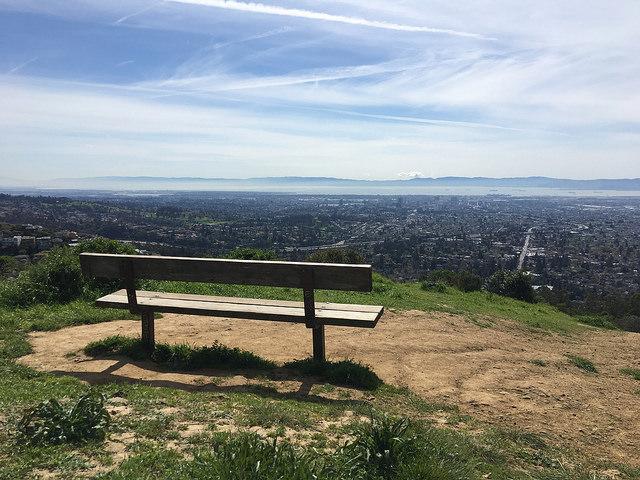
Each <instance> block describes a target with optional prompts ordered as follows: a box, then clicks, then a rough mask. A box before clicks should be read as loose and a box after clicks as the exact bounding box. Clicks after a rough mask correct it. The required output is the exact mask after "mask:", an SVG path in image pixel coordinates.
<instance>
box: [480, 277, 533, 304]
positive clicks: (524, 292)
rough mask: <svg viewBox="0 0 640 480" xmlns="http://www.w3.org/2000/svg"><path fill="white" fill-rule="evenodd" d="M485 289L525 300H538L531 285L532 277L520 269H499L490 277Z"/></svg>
mask: <svg viewBox="0 0 640 480" xmlns="http://www.w3.org/2000/svg"><path fill="white" fill-rule="evenodd" d="M485 289H486V290H487V291H489V292H491V293H495V294H497V295H502V296H504V297H510V298H514V299H516V300H522V301H524V302H529V303H535V301H536V296H535V291H534V290H533V286H532V285H531V277H530V276H529V275H527V274H526V273H523V272H520V271H518V272H509V271H506V270H499V271H497V272H496V273H494V274H493V275H491V277H489V279H488V280H487V283H486V284H485Z"/></svg>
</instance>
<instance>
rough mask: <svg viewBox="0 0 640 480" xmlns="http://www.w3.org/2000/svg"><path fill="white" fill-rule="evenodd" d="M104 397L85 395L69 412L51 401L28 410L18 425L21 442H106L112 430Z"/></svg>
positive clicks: (32, 443)
mask: <svg viewBox="0 0 640 480" xmlns="http://www.w3.org/2000/svg"><path fill="white" fill-rule="evenodd" d="M109 420H110V416H109V412H107V409H106V408H105V406H104V397H102V396H100V395H91V394H87V395H83V396H82V397H80V399H78V401H77V402H76V403H75V404H73V405H72V406H70V407H69V408H65V407H63V406H62V405H61V404H60V402H59V401H58V400H56V399H50V400H47V401H46V402H43V403H41V404H39V405H37V406H36V407H34V408H31V409H29V410H27V411H26V412H25V413H24V415H23V416H22V418H21V419H20V421H19V422H18V434H19V441H20V442H22V443H27V444H30V445H58V444H61V443H76V442H84V441H89V440H104V437H105V435H106V432H107V428H108V426H109Z"/></svg>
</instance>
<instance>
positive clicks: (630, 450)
mask: <svg viewBox="0 0 640 480" xmlns="http://www.w3.org/2000/svg"><path fill="white" fill-rule="evenodd" d="M139 331H140V323H139V322H138V321H114V322H110V323H102V324H97V325H86V326H79V327H72V328H67V329H63V330H60V331H57V332H43V333H34V334H32V335H31V336H30V341H31V343H32V345H33V349H34V353H32V354H30V355H28V356H25V357H23V358H22V359H21V361H22V362H23V363H25V364H27V365H30V366H33V367H35V368H37V369H41V370H47V371H52V372H57V373H61V374H70V375H75V376H78V377H80V378H82V379H83V380H86V381H89V382H92V383H94V382H105V381H143V382H145V383H149V384H151V385H163V386H171V387H176V388H187V389H199V388H208V386H211V387H213V386H214V385H215V388H223V387H225V386H227V387H229V388H232V387H239V386H242V385H246V384H247V383H250V382H252V381H255V380H254V379H253V380H252V379H251V378H248V377H247V376H244V375H242V374H236V373H234V374H232V375H229V374H226V376H225V374H224V373H222V374H221V373H220V372H207V371H200V372H197V373H175V372H162V371H158V370H157V369H155V368H154V367H153V366H152V365H151V364H150V363H145V362H142V363H140V362H137V363H135V364H134V363H130V362H127V361H125V360H105V359H100V360H96V359H92V358H87V357H85V356H84V355H82V353H79V354H77V355H73V352H78V351H80V350H81V349H82V348H83V347H84V346H85V345H86V344H87V343H89V342H91V341H94V340H97V339H100V338H104V337H107V336H109V335H116V334H119V335H137V334H138V333H139ZM156 338H157V341H159V342H170V343H180V342H186V343H190V344H193V345H208V344H211V343H213V342H214V341H216V340H217V341H219V342H221V343H223V344H225V345H228V346H233V347H236V346H237V347H240V348H242V349H246V350H250V351H253V352H255V353H257V354H259V355H261V356H263V357H265V358H269V359H272V360H275V361H279V362H284V361H287V360H292V359H295V358H303V357H306V356H309V355H310V348H311V334H310V332H309V331H307V330H306V329H305V327H304V326H303V325H291V324H282V323H270V322H259V321H247V320H232V319H218V318H215V319H214V318H208V317H194V316H180V315H165V316H164V317H163V318H162V319H160V320H157V321H156ZM326 342H327V354H328V356H329V358H330V359H342V358H351V359H354V360H358V361H361V362H363V363H366V364H368V365H370V366H371V367H373V369H374V370H375V372H376V373H377V374H378V375H379V376H380V377H381V378H382V379H383V380H384V381H385V382H387V383H390V384H394V385H398V386H408V387H409V388H411V389H412V390H413V391H414V392H416V393H418V394H419V395H421V396H422V397H424V398H425V399H427V400H428V401H431V402H444V403H449V404H455V405H458V406H459V407H460V410H461V412H462V413H467V414H470V415H472V416H474V417H476V418H480V419H483V420H487V421H490V422H492V423H495V424H498V425H501V426H507V427H515V428H521V429H523V430H526V431H529V432H535V433H538V434H542V435H544V436H545V437H546V438H548V439H549V440H550V441H552V442H554V443H559V444H565V445H570V446H572V447H575V448H576V449H578V450H580V451H582V452H584V453H586V454H588V455H592V456H593V457H594V458H600V459H606V460H609V461H620V462H624V463H626V464H629V465H634V466H640V455H638V451H640V415H639V412H640V382H638V381H635V380H633V379H632V378H631V377H629V376H627V375H624V374H622V373H620V369H621V368H629V367H633V368H640V334H633V333H626V332H609V331H601V330H588V331H586V332H585V333H576V334H572V335H571V336H565V335H558V334H548V333H544V332H542V333H537V332H533V333H532V332H531V331H529V330H527V329H525V328H523V327H521V326H520V325H518V324H515V323H512V322H507V321H498V322H493V325H492V326H490V327H486V326H480V325H477V324H475V323H473V322H470V321H468V320H467V319H465V318H464V317H461V316H455V315H447V314H439V313H425V312H417V311H411V312H403V313H402V314H397V313H393V312H387V313H385V315H384V317H383V319H382V320H381V321H380V323H379V324H378V326H377V327H376V328H375V329H372V330H369V329H351V328H339V327H329V328H327V337H326ZM567 354H573V355H579V356H582V357H585V358H588V359H590V360H592V361H593V363H594V364H595V365H596V367H597V368H598V373H596V374H594V373H587V372H585V371H583V370H580V369H578V368H577V367H576V366H575V365H573V364H572V363H571V362H570V361H569V360H568V358H567V357H566V355H567ZM532 360H542V361H544V362H545V365H544V366H540V365H536V364H534V363H532V362H531V361H532ZM221 375H222V377H223V378H215V379H213V376H216V377H219V376H221ZM212 381H213V383H211V382H212ZM279 388H285V389H300V391H303V389H304V385H301V382H299V381H285V382H279Z"/></svg>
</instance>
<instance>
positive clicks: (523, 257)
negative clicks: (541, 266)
mask: <svg viewBox="0 0 640 480" xmlns="http://www.w3.org/2000/svg"><path fill="white" fill-rule="evenodd" d="M531 235H533V227H531V228H530V229H529V230H527V236H526V237H525V239H524V246H523V247H522V252H520V259H519V260H518V270H522V267H524V261H525V260H526V259H527V252H528V251H529V243H530V242H531Z"/></svg>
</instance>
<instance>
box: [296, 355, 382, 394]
mask: <svg viewBox="0 0 640 480" xmlns="http://www.w3.org/2000/svg"><path fill="white" fill-rule="evenodd" d="M284 367H285V368H288V369H289V370H293V371H294V372H298V373H302V374H303V375H313V376H314V377H318V378H320V379H321V380H323V381H326V382H329V383H333V384H336V385H343V386H348V387H355V388H362V389H365V390H375V389H376V388H378V387H379V386H381V385H382V380H380V378H379V377H378V376H377V375H376V374H375V372H373V370H371V368H369V367H368V366H366V365H362V364H361V363H357V362H353V361H351V360H341V361H339V362H330V361H326V362H316V361H314V360H313V359H312V358H305V359H304V360H294V361H292V362H287V363H285V364H284Z"/></svg>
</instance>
